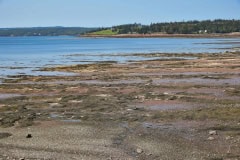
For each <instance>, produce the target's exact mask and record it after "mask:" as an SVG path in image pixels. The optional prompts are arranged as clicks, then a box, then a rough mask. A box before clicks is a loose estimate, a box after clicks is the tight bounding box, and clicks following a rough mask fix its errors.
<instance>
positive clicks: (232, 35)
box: [81, 32, 240, 38]
mask: <svg viewBox="0 0 240 160" xmlns="http://www.w3.org/2000/svg"><path fill="white" fill-rule="evenodd" d="M81 37H93V38H101V37H105V38H238V37H240V33H239V32H233V33H207V34H165V33H152V34H138V33H136V34H134V33H133V34H92V33H90V34H84V35H81Z"/></svg>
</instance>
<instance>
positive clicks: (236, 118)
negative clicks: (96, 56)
mask: <svg viewBox="0 0 240 160" xmlns="http://www.w3.org/2000/svg"><path fill="white" fill-rule="evenodd" d="M141 56H142V55H141ZM146 56H149V55H147V54H146ZM162 56H165V54H161V53H159V54H151V57H154V58H155V59H154V60H148V61H135V62H129V63H123V64H119V63H111V62H102V63H95V64H84V65H73V66H62V67H56V68H44V69H42V70H45V71H48V72H49V71H50V72H51V71H60V72H62V71H63V72H72V73H75V74H74V75H72V76H29V75H21V76H13V77H8V78H7V79H2V83H1V84H0V125H1V128H0V159H20V158H24V159H91V160H92V159H104V160H105V159H129V160H130V159H144V160H145V159H164V160H165V159H182V160H187V159H189V160H192V159H206V160H216V159H224V160H225V159H226V160H227V159H228V160H235V159H240V153H239V150H240V53H239V52H234V53H223V54H204V53H203V54H198V55H195V54H169V55H168V56H169V57H171V58H172V59H171V58H170V59H158V57H162ZM178 57H189V59H178ZM191 57H196V58H195V59H192V58H191ZM28 134H31V136H30V137H28V136H27V135H28ZM27 137H28V138H27Z"/></svg>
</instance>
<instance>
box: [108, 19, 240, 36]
mask: <svg viewBox="0 0 240 160" xmlns="http://www.w3.org/2000/svg"><path fill="white" fill-rule="evenodd" d="M112 30H113V31H118V33H119V34H128V33H140V34H147V33H168V34H204V33H232V32H240V20H222V19H217V20H213V21H211V20H205V21H187V22H169V23H152V24H150V25H141V24H138V23H134V24H126V25H119V26H113V27H112Z"/></svg>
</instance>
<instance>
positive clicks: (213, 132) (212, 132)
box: [208, 130, 217, 135]
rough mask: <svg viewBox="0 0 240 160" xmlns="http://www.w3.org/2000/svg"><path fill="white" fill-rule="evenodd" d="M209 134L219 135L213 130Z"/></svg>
mask: <svg viewBox="0 0 240 160" xmlns="http://www.w3.org/2000/svg"><path fill="white" fill-rule="evenodd" d="M208 134H209V135H217V131H215V130H212V131H209V132H208Z"/></svg>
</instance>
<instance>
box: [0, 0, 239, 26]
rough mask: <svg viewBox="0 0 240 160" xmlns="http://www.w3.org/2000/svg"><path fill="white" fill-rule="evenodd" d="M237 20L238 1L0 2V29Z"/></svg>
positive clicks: (29, 0)
mask: <svg viewBox="0 0 240 160" xmlns="http://www.w3.org/2000/svg"><path fill="white" fill-rule="evenodd" d="M208 19H210V20H213V19H240V0H0V28H10V27H45V26H65V27H110V26H113V25H120V24H129V23H135V22H136V23H141V24H151V23H157V22H174V21H188V20H208Z"/></svg>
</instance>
